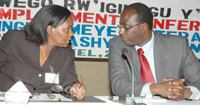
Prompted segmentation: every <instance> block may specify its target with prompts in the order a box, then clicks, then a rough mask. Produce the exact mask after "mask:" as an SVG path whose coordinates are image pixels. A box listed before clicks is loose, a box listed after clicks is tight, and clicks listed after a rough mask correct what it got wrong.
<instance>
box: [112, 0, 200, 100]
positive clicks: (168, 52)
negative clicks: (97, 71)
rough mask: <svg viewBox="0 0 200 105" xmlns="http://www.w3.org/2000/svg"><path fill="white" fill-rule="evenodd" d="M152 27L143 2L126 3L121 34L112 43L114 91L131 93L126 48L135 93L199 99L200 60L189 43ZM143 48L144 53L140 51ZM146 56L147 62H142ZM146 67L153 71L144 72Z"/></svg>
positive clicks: (147, 9) (122, 15) (177, 98)
mask: <svg viewBox="0 0 200 105" xmlns="http://www.w3.org/2000/svg"><path fill="white" fill-rule="evenodd" d="M152 26H153V15H152V13H151V11H150V9H149V8H148V7H147V6H146V5H144V4H142V3H134V4H131V5H129V6H127V7H126V8H125V9H124V10H123V12H122V14H121V15H120V25H119V26H118V27H119V28H120V30H119V34H120V36H117V37H115V38H113V39H111V40H110V43H109V45H110V46H109V73H110V81H111V86H112V91H113V93H114V94H115V95H118V96H126V95H131V88H132V87H131V83H132V81H131V70H130V67H129V64H128V62H127V59H126V58H124V57H123V56H122V55H123V54H122V49H123V48H126V49H127V50H128V56H129V58H130V60H131V61H132V62H133V64H130V65H133V70H134V78H135V81H134V83H135V89H134V92H135V95H136V96H152V95H160V96H161V97H166V98H169V99H174V100H181V99H187V98H189V99H196V100H198V99H199V90H200V63H199V61H198V59H197V58H196V57H195V55H194V53H193V51H192V50H191V49H190V47H189V46H188V42H187V39H186V38H184V37H180V36H172V35H163V34H159V33H156V32H154V31H152ZM141 48H142V50H143V51H144V55H143V53H142V54H138V51H139V52H140V51H142V50H141ZM139 49H140V50H139ZM144 56H145V59H146V61H145V62H147V63H143V61H144V60H143V58H144ZM140 59H142V60H140ZM143 64H144V66H143ZM143 68H149V69H148V70H150V71H148V73H147V74H146V75H145V70H147V69H143ZM146 77H147V78H148V79H145V78H146ZM186 84H187V86H186Z"/></svg>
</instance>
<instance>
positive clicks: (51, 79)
mask: <svg viewBox="0 0 200 105" xmlns="http://www.w3.org/2000/svg"><path fill="white" fill-rule="evenodd" d="M45 83H52V84H59V74H55V73H45Z"/></svg>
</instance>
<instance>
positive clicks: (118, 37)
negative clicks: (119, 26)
mask: <svg viewBox="0 0 200 105" xmlns="http://www.w3.org/2000/svg"><path fill="white" fill-rule="evenodd" d="M110 41H113V42H120V41H122V39H121V36H120V35H118V36H116V37H113V38H111V39H110Z"/></svg>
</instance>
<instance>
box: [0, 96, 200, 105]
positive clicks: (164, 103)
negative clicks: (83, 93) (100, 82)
mask: <svg viewBox="0 0 200 105" xmlns="http://www.w3.org/2000/svg"><path fill="white" fill-rule="evenodd" d="M88 97H89V96H88ZM93 97H95V98H98V99H100V100H103V101H104V102H72V101H68V102H62V101H61V102H58V101H57V102H56V101H54V102H29V103H28V104H27V105H46V104H47V105H123V103H120V102H119V97H118V96H114V98H113V100H109V96H93ZM143 102H144V103H146V104H147V105H200V101H188V100H181V101H175V100H167V99H164V98H160V97H158V96H156V97H153V98H144V99H143ZM0 105H6V103H5V102H0Z"/></svg>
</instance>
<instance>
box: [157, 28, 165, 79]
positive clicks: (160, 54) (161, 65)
mask: <svg viewBox="0 0 200 105" xmlns="http://www.w3.org/2000/svg"><path fill="white" fill-rule="evenodd" d="M154 35H155V40H154V65H155V73H156V80H157V83H161V82H163V80H164V78H165V77H164V70H165V63H166V60H165V58H164V55H165V52H166V49H165V45H163V44H162V39H161V38H160V36H159V35H158V34H156V33H155V32H154Z"/></svg>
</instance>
